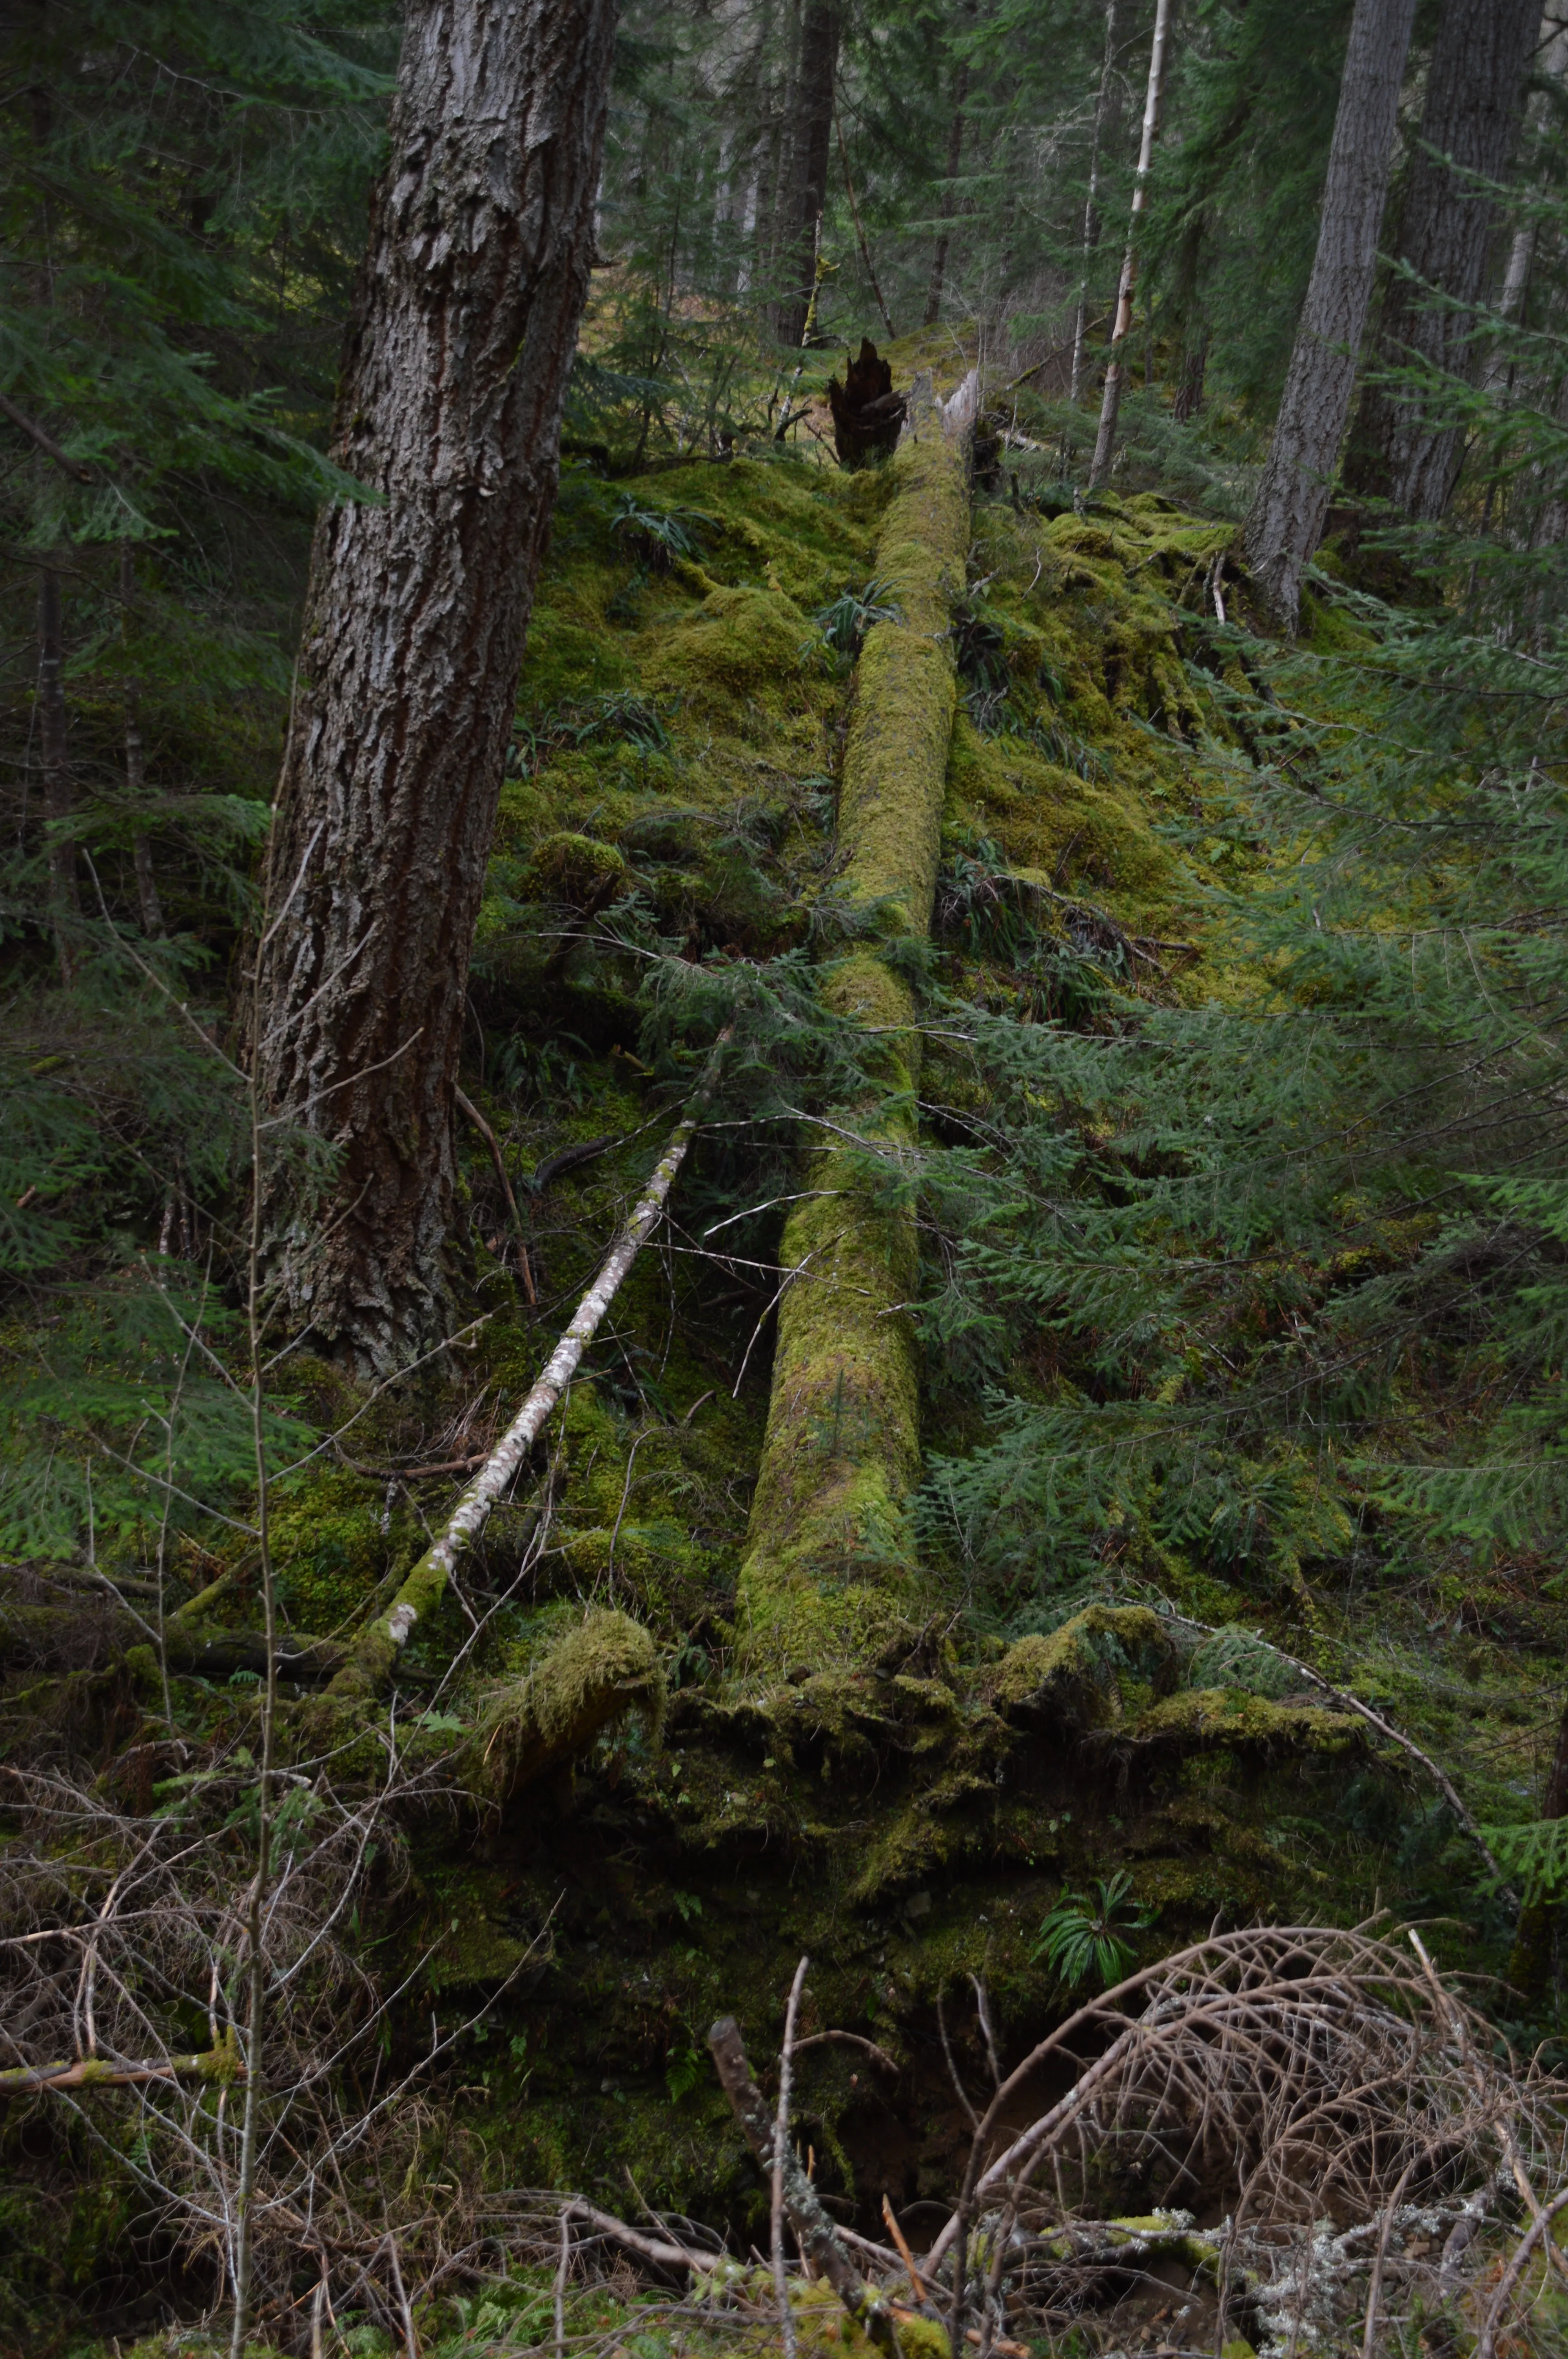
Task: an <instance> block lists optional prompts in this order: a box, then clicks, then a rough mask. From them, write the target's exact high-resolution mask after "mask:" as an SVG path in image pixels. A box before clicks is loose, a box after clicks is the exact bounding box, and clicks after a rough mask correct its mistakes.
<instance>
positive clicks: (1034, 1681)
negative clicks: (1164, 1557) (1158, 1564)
mask: <svg viewBox="0 0 1568 2359" xmlns="http://www.w3.org/2000/svg"><path fill="white" fill-rule="evenodd" d="M1176 1664H1177V1655H1176V1649H1175V1646H1174V1644H1173V1640H1172V1638H1171V1636H1170V1634H1169V1631H1168V1630H1167V1629H1166V1627H1165V1625H1163V1624H1162V1622H1161V1620H1160V1617H1159V1615H1158V1614H1155V1613H1153V1612H1152V1611H1151V1610H1150V1609H1149V1608H1148V1607H1147V1606H1142V1605H1091V1606H1089V1607H1088V1608H1087V1611H1086V1612H1084V1613H1082V1614H1075V1615H1074V1616H1073V1618H1072V1620H1071V1621H1070V1622H1065V1623H1064V1624H1063V1625H1062V1627H1061V1628H1060V1629H1059V1630H1054V1631H1052V1632H1051V1634H1050V1635H1049V1636H1031V1637H1027V1638H1021V1639H1020V1640H1019V1641H1018V1643H1017V1645H1016V1646H1014V1647H1010V1648H1009V1649H1008V1652H1007V1654H1006V1655H1005V1656H1004V1657H1003V1658H1002V1660H1001V1661H1000V1663H999V1664H998V1665H997V1667H996V1669H995V1670H994V1671H993V1672H992V1673H991V1674H990V1676H989V1680H988V1681H987V1688H988V1690H989V1695H990V1698H991V1701H992V1702H993V1703H994V1704H995V1706H996V1707H997V1709H998V1710H999V1711H1000V1712H1039V1711H1041V1710H1044V1709H1047V1708H1048V1709H1050V1710H1051V1711H1052V1712H1054V1713H1057V1714H1065V1715H1066V1716H1070V1717H1072V1718H1075V1719H1078V1720H1082V1721H1086V1722H1088V1723H1091V1724H1097V1725H1098V1724H1099V1723H1103V1722H1106V1721H1116V1720H1120V1719H1121V1718H1123V1717H1124V1715H1125V1708H1126V1692H1125V1691H1126V1686H1127V1683H1128V1682H1129V1681H1130V1682H1133V1683H1134V1684H1136V1685H1138V1686H1141V1687H1142V1688H1143V1690H1144V1691H1145V1694H1147V1690H1148V1689H1149V1687H1150V1686H1152V1684H1153V1683H1154V1682H1155V1681H1156V1680H1161V1679H1162V1678H1166V1679H1173V1678H1174V1676H1175V1670H1176Z"/></svg>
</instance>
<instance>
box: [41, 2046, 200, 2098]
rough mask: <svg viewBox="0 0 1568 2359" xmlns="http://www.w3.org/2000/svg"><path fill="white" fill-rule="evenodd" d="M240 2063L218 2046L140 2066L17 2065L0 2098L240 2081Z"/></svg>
mask: <svg viewBox="0 0 1568 2359" xmlns="http://www.w3.org/2000/svg"><path fill="white" fill-rule="evenodd" d="M244 2077H245V2068H244V2063H243V2059H242V2058H241V2057H240V2056H239V2055H238V2054H237V2053H236V2051H235V2050H234V2049H232V2048H227V2047H223V2046H222V2045H220V2046H219V2047H217V2048H214V2049H209V2050H208V2051H207V2052H206V2053H205V2054H204V2055H200V2056H159V2057H155V2058H153V2059H152V2060H149V2061H148V2062H146V2063H143V2064H104V2063H103V2062H101V2061H100V2060H99V2059H98V2058H97V2057H96V2056H80V2057H78V2058H77V2060H76V2061H75V2063H74V2064H17V2065H13V2066H11V2067H10V2068H8V2069H7V2070H6V2071H4V2072H0V2097H20V2096H27V2095H28V2094H29V2093H31V2092H32V2091H33V2090H35V2089H139V2088H143V2087H145V2086H146V2083H147V2082H153V2081H243V2079H244Z"/></svg>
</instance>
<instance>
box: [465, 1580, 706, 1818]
mask: <svg viewBox="0 0 1568 2359" xmlns="http://www.w3.org/2000/svg"><path fill="white" fill-rule="evenodd" d="M664 1701H665V1681H664V1673H663V1670H662V1669H661V1666H660V1663H659V1656H658V1649H657V1647H655V1646H654V1641H653V1639H652V1638H651V1637H650V1636H649V1635H648V1633H647V1631H646V1630H644V1629H643V1628H642V1627H641V1626H640V1625H638V1624H637V1623H635V1622H633V1620H632V1619H631V1617H630V1615H628V1614H612V1613H606V1612H603V1611H600V1612H594V1613H589V1614H586V1615H585V1616H584V1618H583V1620H582V1621H581V1622H579V1623H578V1624H577V1625H576V1626H575V1627H574V1628H571V1629H569V1630H568V1632H567V1633H566V1635H565V1636H563V1637H561V1638H559V1639H557V1642H556V1644H555V1645H554V1646H552V1647H550V1648H549V1649H548V1650H547V1652H546V1654H545V1655H544V1656H543V1657H542V1658H541V1659H540V1660H539V1661H538V1663H536V1664H535V1667H534V1668H533V1669H531V1670H530V1671H529V1672H528V1673H527V1674H526V1675H525V1677H524V1678H523V1679H522V1680H519V1681H517V1682H515V1683H514V1684H513V1685H511V1686H509V1687H508V1688H506V1689H503V1690H502V1691H501V1692H500V1693H499V1694H497V1695H495V1696H494V1697H492V1700H491V1702H490V1705H489V1708H488V1710H487V1711H486V1712H485V1715H484V1718H483V1721H482V1722H481V1726H480V1729H479V1731H478V1733H477V1734H476V1735H475V1737H474V1740H473V1743H472V1745H471V1747H470V1753H469V1764H470V1773H471V1774H472V1775H473V1777H474V1778H475V1780H476V1782H477V1783H478V1784H479V1785H480V1786H481V1788H482V1789H483V1790H484V1791H485V1792H487V1793H490V1794H492V1795H493V1796H495V1798H496V1799H499V1800H505V1799H508V1798H509V1797H510V1796H512V1795H514V1794H515V1793H516V1792H517V1791H518V1790H519V1789H520V1788H522V1787H524V1786H525V1785H527V1784H528V1783H529V1782H530V1781H531V1780H532V1779H534V1778H535V1777H542V1776H543V1775H544V1774H545V1772H546V1770H548V1769H552V1768H554V1767H556V1766H557V1764H558V1763H560V1762H562V1761H568V1760H570V1759H571V1757H572V1756H574V1755H575V1754H578V1753H581V1752H582V1751H583V1750H584V1749H585V1748H586V1747H587V1746H588V1745H590V1744H591V1743H592V1742H593V1739H594V1738H595V1737H596V1736H597V1735H598V1734H600V1730H602V1729H604V1728H607V1727H608V1726H609V1725H610V1723H611V1721H614V1720H618V1719H620V1718H622V1716H623V1715H624V1714H625V1713H626V1712H633V1711H639V1712H643V1713H644V1714H645V1715H647V1716H648V1717H649V1718H650V1719H651V1720H652V1721H654V1723H656V1722H657V1720H658V1718H659V1716H660V1714H661V1713H662V1712H663V1709H664Z"/></svg>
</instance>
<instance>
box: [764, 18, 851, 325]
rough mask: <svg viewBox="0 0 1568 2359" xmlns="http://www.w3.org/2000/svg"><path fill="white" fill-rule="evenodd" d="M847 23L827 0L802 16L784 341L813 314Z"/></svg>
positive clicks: (782, 310) (781, 314) (781, 311)
mask: <svg viewBox="0 0 1568 2359" xmlns="http://www.w3.org/2000/svg"><path fill="white" fill-rule="evenodd" d="M843 22H844V20H843V17H842V16H841V15H840V13H839V11H838V8H837V7H831V6H826V5H823V0H811V5H809V6H808V7H807V9H806V14H805V16H804V17H803V18H802V20H801V27H800V79H799V81H798V82H797V83H796V86H795V121H794V125H793V126H792V130H793V138H792V160H793V168H794V195H793V202H792V204H791V206H790V214H789V225H788V233H787V234H788V244H787V245H786V247H785V249H784V269H785V279H784V295H783V297H782V299H781V300H780V303H779V308H778V335H779V342H780V343H782V344H798V343H801V342H804V340H805V337H806V322H807V321H808V319H809V318H810V316H811V309H812V304H811V299H812V295H813V292H814V291H815V288H816V255H817V242H818V238H819V235H820V224H821V221H822V208H823V206H824V205H825V204H826V203H827V162H828V157H829V154H830V152H831V148H832V143H833V94H834V88H835V84H836V82H837V81H838V39H839V35H840V33H841V32H842V30H843Z"/></svg>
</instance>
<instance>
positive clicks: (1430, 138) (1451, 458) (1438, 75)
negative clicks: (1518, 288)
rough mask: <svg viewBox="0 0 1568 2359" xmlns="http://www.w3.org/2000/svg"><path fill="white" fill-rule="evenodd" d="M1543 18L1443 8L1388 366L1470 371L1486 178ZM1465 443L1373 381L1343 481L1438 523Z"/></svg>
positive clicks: (1513, 7) (1490, 1)
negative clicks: (1423, 364) (1418, 364)
mask: <svg viewBox="0 0 1568 2359" xmlns="http://www.w3.org/2000/svg"><path fill="white" fill-rule="evenodd" d="M1539 21H1540V10H1539V8H1538V6H1537V0H1448V4H1447V5H1446V7H1445V8H1444V12H1443V16H1442V19H1441V21H1440V23H1439V26H1438V30H1437V39H1436V42H1435V44H1434V46H1433V53H1432V64H1431V68H1430V70H1429V72H1428V76H1427V85H1426V104H1425V108H1424V111H1423V113H1422V125H1421V144H1420V147H1419V148H1418V151H1417V153H1416V156H1415V158H1414V161H1413V163H1412V165H1411V173H1410V180H1409V185H1408V187H1407V189H1406V191H1405V201H1404V206H1403V210H1402V212H1401V213H1400V231H1399V238H1398V241H1397V243H1396V245H1395V248H1394V260H1395V263H1396V266H1397V268H1398V271H1399V274H1400V275H1398V276H1396V277H1394V279H1393V280H1392V281H1391V283H1390V288H1389V291H1388V295H1387V297H1386V299H1385V300H1384V304H1383V316H1382V321H1381V324H1380V328H1379V337H1378V347H1377V360H1378V362H1379V364H1381V366H1382V367H1383V368H1385V369H1387V368H1398V367H1400V364H1408V363H1410V362H1411V361H1416V362H1426V363H1429V364H1431V365H1432V366H1433V368H1435V369H1438V370H1442V371H1455V370H1456V371H1457V372H1458V373H1459V374H1461V375H1465V374H1468V347H1469V345H1470V343H1471V342H1472V341H1473V338H1474V329H1475V321H1474V317H1473V309H1472V307H1473V306H1474V305H1475V304H1476V303H1477V302H1479V300H1480V299H1481V297H1482V296H1483V294H1484V293H1485V292H1486V282H1487V266H1488V263H1489V261H1490V257H1491V245H1492V229H1493V223H1494V219H1495V210H1496V209H1495V206H1494V203H1493V200H1492V197H1491V195H1490V193H1489V192H1488V190H1487V189H1486V188H1485V187H1484V186H1481V185H1478V183H1482V182H1486V181H1488V180H1492V181H1495V180H1498V179H1501V178H1502V176H1503V174H1504V173H1505V172H1506V170H1507V169H1508V165H1509V158H1510V156H1511V154H1512V152H1513V146H1514V140H1515V137H1516V136H1517V132H1518V128H1519V103H1520V98H1521V95H1522V89H1523V82H1524V72H1525V67H1526V65H1527V63H1528V61H1529V58H1530V48H1531V45H1532V43H1533V41H1534V38H1535V34H1536V28H1537V26H1538V23H1539ZM1406 273H1409V274H1411V275H1410V276H1408V277H1407V276H1405V275H1404V274H1406ZM1433 296H1437V297H1440V298H1446V299H1447V300H1446V301H1434V300H1433ZM1460 448H1461V446H1460V438H1459V433H1458V429H1457V428H1456V427H1454V425H1452V424H1436V423H1433V421H1432V420H1430V419H1427V418H1425V417H1423V415H1422V409H1421V407H1420V404H1419V403H1418V402H1416V401H1414V400H1412V399H1411V397H1410V395H1409V394H1408V393H1401V392H1400V390H1399V389H1398V388H1396V387H1394V386H1389V385H1385V384H1380V383H1378V382H1376V381H1374V382H1371V383H1369V384H1368V386H1366V387H1365V389H1364V391H1363V393H1362V396H1361V404H1360V409H1359V412H1358V415H1357V421H1356V426H1355V429H1353V432H1352V437H1351V449H1350V452H1349V456H1348V458H1347V461H1346V471H1345V477H1346V484H1348V485H1349V486H1350V487H1351V488H1352V489H1354V490H1356V491H1359V492H1367V493H1373V494H1376V495H1378V496H1379V497H1381V498H1385V499H1391V500H1392V501H1393V502H1394V504H1395V506H1397V507H1399V508H1400V509H1402V510H1403V512H1404V513H1405V515H1407V516H1411V517H1414V518H1416V519H1418V520H1427V521H1430V520H1432V519H1433V518H1435V517H1437V516H1441V515H1442V514H1443V512H1444V508H1445V507H1446V506H1447V505H1448V499H1449V495H1450V493H1451V492H1452V490H1453V488H1454V477H1455V475H1456V474H1457V473H1458V467H1459V459H1460Z"/></svg>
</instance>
